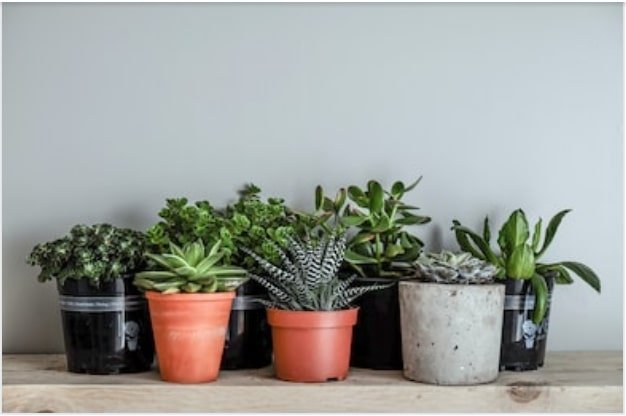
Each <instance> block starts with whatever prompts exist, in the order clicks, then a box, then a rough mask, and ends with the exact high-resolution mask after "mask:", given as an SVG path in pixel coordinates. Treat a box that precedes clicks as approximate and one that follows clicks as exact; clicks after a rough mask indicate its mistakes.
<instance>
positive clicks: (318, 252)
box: [242, 233, 389, 311]
mask: <svg viewBox="0 0 626 416" xmlns="http://www.w3.org/2000/svg"><path fill="white" fill-rule="evenodd" d="M242 250H244V251H245V252H246V253H248V255H250V256H251V257H252V258H254V259H255V260H256V261H257V262H258V264H259V266H261V267H262V268H263V269H264V270H265V271H266V272H267V274H268V275H269V276H268V277H262V276H258V275H254V274H251V275H250V278H251V279H253V280H255V281H257V282H259V283H260V284H261V285H263V286H264V287H265V288H266V289H267V291H268V293H269V298H270V300H269V301H262V300H261V301H260V302H262V303H263V304H264V305H266V306H267V307H269V308H276V309H287V310H296V311H333V310H339V309H345V308H348V307H349V306H350V303H351V302H352V301H354V300H355V299H356V298H358V297H359V296H361V295H363V294H365V293H367V292H370V291H373V290H379V289H384V288H387V287H389V285H369V286H357V287H350V285H351V284H352V283H353V282H354V280H355V279H356V276H351V277H349V278H347V279H341V278H339V276H338V273H337V272H338V271H339V267H340V266H341V263H342V262H343V257H344V253H345V250H346V236H345V234H344V233H341V234H337V233H331V234H327V235H326V236H324V237H322V238H321V239H320V240H318V241H316V242H313V241H312V240H302V239H296V238H293V237H288V245H287V252H285V251H283V250H281V249H280V248H278V247H277V248H276V250H277V253H278V255H279V257H280V263H281V267H278V266H276V265H274V264H272V263H270V262H269V261H267V260H265V259H263V258H261V257H260V256H258V255H257V254H256V253H254V252H252V251H251V250H249V249H247V248H242Z"/></svg>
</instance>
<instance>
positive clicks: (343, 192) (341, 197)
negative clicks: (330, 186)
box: [335, 188, 347, 212]
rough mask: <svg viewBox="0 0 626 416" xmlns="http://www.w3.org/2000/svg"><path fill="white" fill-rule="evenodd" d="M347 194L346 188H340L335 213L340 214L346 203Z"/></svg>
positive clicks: (336, 198)
mask: <svg viewBox="0 0 626 416" xmlns="http://www.w3.org/2000/svg"><path fill="white" fill-rule="evenodd" d="M346 197H347V192H346V188H339V190H338V191H337V196H336V197H335V212H339V211H340V210H341V207H343V205H344V204H345V203H346Z"/></svg>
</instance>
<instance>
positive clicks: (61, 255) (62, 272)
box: [26, 224, 146, 285]
mask: <svg viewBox="0 0 626 416" xmlns="http://www.w3.org/2000/svg"><path fill="white" fill-rule="evenodd" d="M145 248H146V238H145V235H144V234H143V233H141V232H139V231H134V230H131V229H127V228H117V227H114V226H112V225H110V224H96V225H93V226H86V225H76V226H74V227H73V228H72V229H71V231H70V234H69V235H66V236H64V237H61V238H59V239H57V240H54V241H50V242H47V243H42V244H37V245H36V246H35V247H34V248H33V250H32V252H31V253H30V255H29V256H28V258H27V260H26V262H27V263H28V264H30V265H31V266H40V267H41V273H39V277H38V279H39V281H40V282H44V281H46V280H50V279H52V278H57V279H59V281H60V283H61V284H63V283H64V282H65V279H80V278H83V277H86V278H88V279H89V280H90V281H91V282H92V283H93V284H94V285H98V284H99V282H101V281H107V280H110V279H115V278H118V277H124V276H126V275H129V274H132V273H134V272H135V271H136V270H137V269H139V268H141V267H142V266H143V263H144V261H143V253H144V250H145Z"/></svg>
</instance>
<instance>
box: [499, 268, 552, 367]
mask: <svg viewBox="0 0 626 416" xmlns="http://www.w3.org/2000/svg"><path fill="white" fill-rule="evenodd" d="M546 283H547V284H548V298H547V302H546V303H547V309H546V314H545V317H544V318H543V320H542V321H541V323H540V324H539V325H535V324H534V323H533V321H532V316H533V309H534V307H535V294H534V292H533V288H532V285H531V284H530V280H516V279H507V280H506V281H505V285H506V298H505V301H504V323H503V326H502V346H501V349H500V370H515V371H528V370H536V369H537V368H539V367H543V361H544V357H545V354H546V342H547V339H548V320H549V318H550V309H551V306H550V303H551V299H552V290H553V288H554V279H553V278H550V277H549V278H546Z"/></svg>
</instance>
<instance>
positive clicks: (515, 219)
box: [498, 209, 530, 277]
mask: <svg viewBox="0 0 626 416" xmlns="http://www.w3.org/2000/svg"><path fill="white" fill-rule="evenodd" d="M528 237H529V231H528V220H527V219H526V214H524V211H522V210H521V209H517V210H515V211H513V213H512V214H511V215H510V216H509V219H508V220H507V221H506V222H505V223H504V225H503V226H502V228H501V229H500V233H499V235H498V245H499V246H500V248H501V249H502V252H503V253H505V254H506V255H507V256H508V255H511V253H512V252H513V250H515V248H516V247H517V246H520V245H522V244H524V243H526V240H528ZM528 277H530V276H528Z"/></svg>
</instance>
